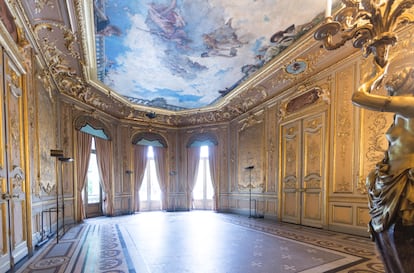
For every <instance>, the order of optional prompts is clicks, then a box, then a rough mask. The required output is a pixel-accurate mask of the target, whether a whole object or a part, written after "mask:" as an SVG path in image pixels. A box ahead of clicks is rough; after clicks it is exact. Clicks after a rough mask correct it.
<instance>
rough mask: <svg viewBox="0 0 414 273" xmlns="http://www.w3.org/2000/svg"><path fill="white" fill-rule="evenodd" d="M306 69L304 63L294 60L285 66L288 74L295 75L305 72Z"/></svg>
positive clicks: (306, 66) (306, 65)
mask: <svg viewBox="0 0 414 273" xmlns="http://www.w3.org/2000/svg"><path fill="white" fill-rule="evenodd" d="M306 68H308V64H307V63H306V62H305V61H303V60H294V61H293V62H291V63H290V64H288V65H287V66H286V68H285V70H286V72H287V73H289V74H293V75H297V74H300V73H303V72H305V70H306Z"/></svg>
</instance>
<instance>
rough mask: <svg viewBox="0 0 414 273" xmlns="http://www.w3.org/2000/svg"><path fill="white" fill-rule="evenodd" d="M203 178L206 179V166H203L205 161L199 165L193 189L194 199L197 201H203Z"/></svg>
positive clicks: (201, 161)
mask: <svg viewBox="0 0 414 273" xmlns="http://www.w3.org/2000/svg"><path fill="white" fill-rule="evenodd" d="M203 178H204V164H203V160H200V163H199V164H198V173H197V179H196V184H195V186H194V189H193V198H194V199H195V200H202V199H203V184H204V181H203V180H204V179H203Z"/></svg>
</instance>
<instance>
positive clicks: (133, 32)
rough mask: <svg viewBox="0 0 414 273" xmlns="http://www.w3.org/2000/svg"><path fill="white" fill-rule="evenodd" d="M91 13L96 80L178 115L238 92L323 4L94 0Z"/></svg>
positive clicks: (305, 1) (255, 0)
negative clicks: (232, 91)
mask: <svg viewBox="0 0 414 273" xmlns="http://www.w3.org/2000/svg"><path fill="white" fill-rule="evenodd" d="M94 9H95V18H96V20H95V25H96V42H97V45H96V46H97V62H98V64H97V65H98V77H99V79H100V80H101V81H102V82H103V83H104V84H106V85H107V86H109V87H110V88H111V89H113V90H114V91H116V92H117V93H119V94H121V95H123V96H125V97H127V98H128V99H129V100H131V101H132V102H135V103H138V104H144V105H150V106H155V107H160V108H166V109H170V110H180V109H192V108H200V107H204V106H207V105H210V104H212V103H214V102H215V101H216V100H217V99H219V98H220V97H222V96H224V95H226V94H227V93H228V92H230V91H231V90H233V89H234V88H235V87H236V86H237V85H238V84H240V83H241V82H242V81H244V80H245V79H247V78H248V77H249V76H250V75H251V74H253V73H254V72H255V71H256V70H257V69H259V68H260V67H261V66H263V65H264V64H265V63H266V62H268V61H269V60H270V59H271V58H272V57H274V56H275V55H277V54H278V53H280V51H281V50H283V49H284V48H286V47H287V46H288V45H289V44H290V43H291V42H292V41H293V40H294V38H295V37H297V36H298V34H300V33H301V32H304V31H306V30H307V29H309V27H310V26H311V25H312V24H309V22H312V20H313V19H314V18H315V15H316V14H318V13H320V12H321V11H323V9H324V1H314V0H301V1H290V0H287V1H275V0H240V1H222V0H208V1H207V0H163V1H155V0H143V1H128V0H96V2H95V5H94ZM293 20H295V22H293Z"/></svg>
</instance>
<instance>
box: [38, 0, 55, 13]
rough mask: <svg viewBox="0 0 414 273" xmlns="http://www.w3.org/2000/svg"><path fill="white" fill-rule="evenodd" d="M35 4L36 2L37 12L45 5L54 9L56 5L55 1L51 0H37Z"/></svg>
mask: <svg viewBox="0 0 414 273" xmlns="http://www.w3.org/2000/svg"><path fill="white" fill-rule="evenodd" d="M34 4H35V13H37V14H39V13H41V12H42V10H43V9H44V8H45V7H50V8H52V9H53V8H54V7H55V5H54V2H53V1H51V0H35V1H34Z"/></svg>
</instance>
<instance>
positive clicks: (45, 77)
mask: <svg viewBox="0 0 414 273" xmlns="http://www.w3.org/2000/svg"><path fill="white" fill-rule="evenodd" d="M36 77H37V79H39V81H40V82H41V84H42V85H43V88H44V89H45V90H46V92H47V93H48V94H49V98H50V100H51V101H52V102H53V101H54V98H53V83H52V81H51V77H50V73H49V71H48V70H46V69H43V70H39V72H38V73H37V74H36Z"/></svg>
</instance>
